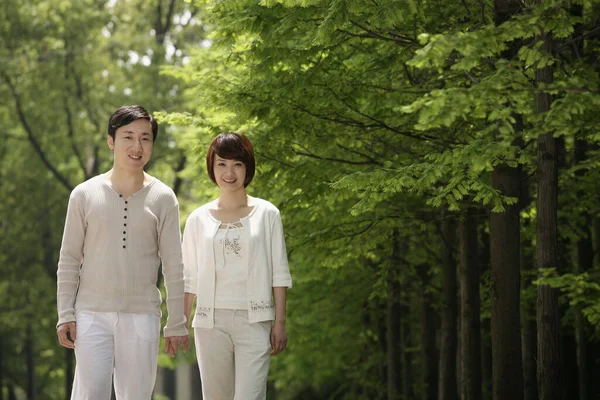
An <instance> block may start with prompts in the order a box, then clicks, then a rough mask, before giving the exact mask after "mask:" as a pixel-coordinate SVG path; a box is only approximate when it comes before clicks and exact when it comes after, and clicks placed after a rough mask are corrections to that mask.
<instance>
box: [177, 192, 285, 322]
mask: <svg viewBox="0 0 600 400" xmlns="http://www.w3.org/2000/svg"><path fill="white" fill-rule="evenodd" d="M251 205H252V206H254V208H253V209H252V211H251V212H250V214H248V215H247V216H246V217H244V218H242V219H241V220H240V222H241V223H242V225H243V226H244V229H243V230H241V231H240V240H246V241H247V243H248V246H247V251H246V252H242V253H241V264H242V265H243V266H244V267H245V268H246V279H247V280H246V307H245V308H244V309H246V310H248V321H249V322H250V323H254V322H261V321H269V320H273V319H275V303H274V302H273V288H274V287H282V286H283V287H288V288H290V287H292V277H291V275H290V269H289V267H288V259H287V254H286V248H285V239H284V236H283V225H282V223H281V216H280V214H279V210H278V209H277V207H275V206H274V205H273V204H271V203H270V202H268V201H266V200H262V199H258V198H253V199H252V204H251ZM214 208H216V200H215V201H213V202H211V203H208V204H205V205H203V206H202V207H200V208H197V209H196V210H194V211H193V212H192V213H191V214H190V216H189V217H188V219H187V221H186V223H185V230H184V232H183V264H184V277H185V291H186V292H188V293H193V294H195V295H196V312H195V315H194V320H193V322H192V327H194V328H212V327H214V310H215V293H216V280H217V279H216V277H217V260H216V258H215V250H214V243H215V237H216V235H217V233H218V231H219V227H220V226H221V225H222V224H221V221H219V220H217V219H216V218H215V217H214V216H213V215H212V214H211V212H210V210H211V209H214Z"/></svg>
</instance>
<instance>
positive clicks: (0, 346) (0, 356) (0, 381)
mask: <svg viewBox="0 0 600 400" xmlns="http://www.w3.org/2000/svg"><path fill="white" fill-rule="evenodd" d="M2 339H3V338H2V336H1V335H0V400H4V343H3V342H4V341H3V340H2Z"/></svg>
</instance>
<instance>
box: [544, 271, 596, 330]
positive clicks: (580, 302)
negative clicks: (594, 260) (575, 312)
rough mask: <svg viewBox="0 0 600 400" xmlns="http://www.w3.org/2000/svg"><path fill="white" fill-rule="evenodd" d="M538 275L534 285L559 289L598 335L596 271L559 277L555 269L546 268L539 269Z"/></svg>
mask: <svg viewBox="0 0 600 400" xmlns="http://www.w3.org/2000/svg"><path fill="white" fill-rule="evenodd" d="M540 273H541V275H540V277H539V278H538V279H537V280H536V281H535V282H534V283H535V284H536V285H548V286H550V287H553V288H557V289H560V291H561V293H562V294H563V296H564V297H565V299H566V301H568V303H569V305H570V306H572V307H575V306H579V307H581V312H582V313H583V316H584V317H585V318H586V319H587V320H588V321H589V322H590V324H591V325H592V326H593V327H595V330H596V335H598V334H600V284H598V277H599V275H598V271H594V272H583V273H580V274H575V273H566V274H562V275H559V274H558V273H557V271H556V268H547V269H541V270H540Z"/></svg>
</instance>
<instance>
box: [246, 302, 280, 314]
mask: <svg viewBox="0 0 600 400" xmlns="http://www.w3.org/2000/svg"><path fill="white" fill-rule="evenodd" d="M274 308H275V304H273V302H272V301H270V300H269V301H253V300H251V301H250V310H252V311H256V312H260V311H270V310H273V309H274Z"/></svg>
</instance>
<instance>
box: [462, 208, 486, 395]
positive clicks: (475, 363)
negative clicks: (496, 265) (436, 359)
mask: <svg viewBox="0 0 600 400" xmlns="http://www.w3.org/2000/svg"><path fill="white" fill-rule="evenodd" d="M475 211H476V210H475V209H474V208H469V209H468V210H467V212H466V213H465V216H464V220H463V221H462V222H461V224H460V247H461V268H460V294H461V346H460V347H461V373H462V376H461V399H462V400H481V327H480V299H479V267H478V265H477V222H476V216H475Z"/></svg>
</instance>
